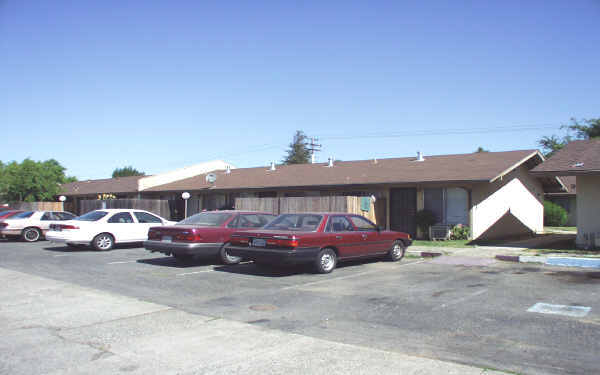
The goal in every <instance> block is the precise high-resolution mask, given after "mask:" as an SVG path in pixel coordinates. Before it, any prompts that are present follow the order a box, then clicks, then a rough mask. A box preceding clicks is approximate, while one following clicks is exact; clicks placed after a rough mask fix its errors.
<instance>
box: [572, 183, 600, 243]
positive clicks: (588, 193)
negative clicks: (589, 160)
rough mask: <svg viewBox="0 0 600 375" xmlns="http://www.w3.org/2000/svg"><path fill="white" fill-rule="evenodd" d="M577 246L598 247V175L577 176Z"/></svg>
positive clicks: (599, 222) (599, 236) (599, 188)
mask: <svg viewBox="0 0 600 375" xmlns="http://www.w3.org/2000/svg"><path fill="white" fill-rule="evenodd" d="M576 242H577V246H579V247H583V248H586V247H600V176H577V240H576Z"/></svg>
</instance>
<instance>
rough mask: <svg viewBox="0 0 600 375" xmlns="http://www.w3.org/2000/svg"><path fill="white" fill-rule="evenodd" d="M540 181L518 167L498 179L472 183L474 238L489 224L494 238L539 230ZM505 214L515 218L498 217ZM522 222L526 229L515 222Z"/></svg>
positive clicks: (541, 223)
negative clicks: (495, 226) (490, 181)
mask: <svg viewBox="0 0 600 375" xmlns="http://www.w3.org/2000/svg"><path fill="white" fill-rule="evenodd" d="M543 196H544V192H543V188H542V184H541V183H540V182H539V181H538V180H537V179H535V178H533V177H532V176H531V175H530V174H529V172H528V170H527V168H526V167H524V166H521V167H520V168H518V169H516V170H514V171H513V172H511V173H509V174H508V175H506V176H504V177H503V178H502V179H501V180H500V179H499V180H496V181H494V182H492V183H483V184H478V185H475V186H473V189H472V191H471V200H472V206H471V212H470V217H471V230H472V236H473V239H477V238H478V237H480V236H481V235H482V234H484V233H485V232H486V231H487V230H488V229H489V228H490V227H491V226H492V225H494V224H495V223H497V222H498V227H497V228H494V230H493V234H494V236H495V237H502V236H514V235H517V234H522V233H526V232H528V231H529V232H535V233H538V232H542V231H543V229H544V207H543V205H542V201H543ZM507 213H510V214H512V215H513V216H514V217H515V218H516V219H518V221H515V220H502V221H500V222H499V220H500V219H501V218H503V217H505V215H506V214H507ZM518 222H521V223H523V224H524V225H525V226H526V227H527V229H524V228H520V227H519V226H518V225H516V224H517V223H518Z"/></svg>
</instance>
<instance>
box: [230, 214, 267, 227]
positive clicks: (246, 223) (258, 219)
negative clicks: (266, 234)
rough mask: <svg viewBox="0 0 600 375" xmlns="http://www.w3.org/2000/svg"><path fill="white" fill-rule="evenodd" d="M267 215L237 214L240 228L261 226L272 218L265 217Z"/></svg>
mask: <svg viewBox="0 0 600 375" xmlns="http://www.w3.org/2000/svg"><path fill="white" fill-rule="evenodd" d="M267 216H268V215H257V214H250V215H248V214H244V215H240V216H239V224H238V227H240V228H262V227H264V226H265V225H267V224H268V223H269V221H271V220H272V219H273V217H270V218H268V219H267Z"/></svg>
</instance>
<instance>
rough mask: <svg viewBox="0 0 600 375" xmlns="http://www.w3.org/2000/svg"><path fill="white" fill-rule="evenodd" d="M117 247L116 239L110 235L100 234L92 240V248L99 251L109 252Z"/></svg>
mask: <svg viewBox="0 0 600 375" xmlns="http://www.w3.org/2000/svg"><path fill="white" fill-rule="evenodd" d="M114 245H115V239H114V237H113V236H112V235H110V234H108V233H100V234H99V235H97V236H96V237H94V239H93V240H92V246H94V249H96V250H98V251H108V250H110V249H112V248H113V246H114Z"/></svg>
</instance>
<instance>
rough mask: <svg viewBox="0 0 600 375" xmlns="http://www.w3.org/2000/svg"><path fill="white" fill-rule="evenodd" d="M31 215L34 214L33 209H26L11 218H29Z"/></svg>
mask: <svg viewBox="0 0 600 375" xmlns="http://www.w3.org/2000/svg"><path fill="white" fill-rule="evenodd" d="M31 215H33V211H25V212H21V213H20V214H16V215H15V216H12V217H11V219H27V218H28V217H31Z"/></svg>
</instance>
